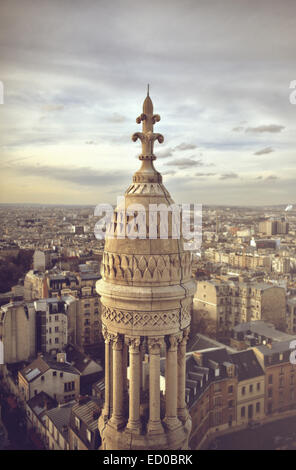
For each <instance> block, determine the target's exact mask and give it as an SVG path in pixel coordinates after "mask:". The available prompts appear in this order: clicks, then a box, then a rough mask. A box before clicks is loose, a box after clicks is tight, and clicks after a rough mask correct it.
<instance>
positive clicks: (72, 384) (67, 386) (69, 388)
mask: <svg viewBox="0 0 296 470" xmlns="http://www.w3.org/2000/svg"><path fill="white" fill-rule="evenodd" d="M74 389H75V382H67V383H65V384H64V392H72V390H74Z"/></svg>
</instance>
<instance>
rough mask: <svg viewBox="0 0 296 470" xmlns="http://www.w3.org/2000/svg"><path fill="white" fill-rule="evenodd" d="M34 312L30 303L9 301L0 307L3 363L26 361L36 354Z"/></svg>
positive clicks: (0, 338)
mask: <svg viewBox="0 0 296 470" xmlns="http://www.w3.org/2000/svg"><path fill="white" fill-rule="evenodd" d="M35 320H36V313H35V309H34V307H33V305H32V304H28V305H27V304H26V303H25V302H23V301H18V302H14V301H13V302H10V303H9V304H6V305H3V306H2V307H1V308H0V340H1V341H2V345H3V346H2V347H3V353H4V357H3V359H4V363H5V364H12V363H15V362H21V361H28V360H30V359H32V358H33V357H35V354H36V331H35Z"/></svg>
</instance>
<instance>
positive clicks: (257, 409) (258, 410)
mask: <svg viewBox="0 0 296 470" xmlns="http://www.w3.org/2000/svg"><path fill="white" fill-rule="evenodd" d="M256 413H260V402H259V401H257V403H256Z"/></svg>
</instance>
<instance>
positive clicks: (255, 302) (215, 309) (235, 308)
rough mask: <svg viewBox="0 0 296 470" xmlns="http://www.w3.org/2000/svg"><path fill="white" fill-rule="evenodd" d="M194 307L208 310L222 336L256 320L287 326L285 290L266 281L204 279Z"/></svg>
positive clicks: (199, 287)
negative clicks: (240, 324)
mask: <svg viewBox="0 0 296 470" xmlns="http://www.w3.org/2000/svg"><path fill="white" fill-rule="evenodd" d="M193 306H194V310H195V311H203V312H206V314H207V318H208V320H209V321H210V322H212V323H213V325H214V326H215V329H216V333H217V334H220V335H229V332H230V330H231V329H232V328H233V327H234V326H236V325H238V324H239V323H242V322H248V321H252V320H264V321H268V322H272V323H273V324H274V325H275V326H276V327H277V328H279V329H285V327H286V291H285V289H284V288H283V287H279V286H275V285H271V284H266V283H263V282H262V283H259V282H237V281H230V280H229V281H227V280H226V281H221V280H218V279H213V280H209V281H200V282H198V283H197V290H196V293H195V295H194V299H193Z"/></svg>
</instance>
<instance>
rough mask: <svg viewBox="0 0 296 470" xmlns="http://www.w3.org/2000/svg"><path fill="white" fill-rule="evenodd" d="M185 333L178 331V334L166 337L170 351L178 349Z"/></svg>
mask: <svg viewBox="0 0 296 470" xmlns="http://www.w3.org/2000/svg"><path fill="white" fill-rule="evenodd" d="M182 337H183V335H182V334H181V333H178V334H176V335H168V336H166V337H165V341H166V344H167V347H168V349H169V350H170V351H177V348H178V344H179V343H180V341H182Z"/></svg>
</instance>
